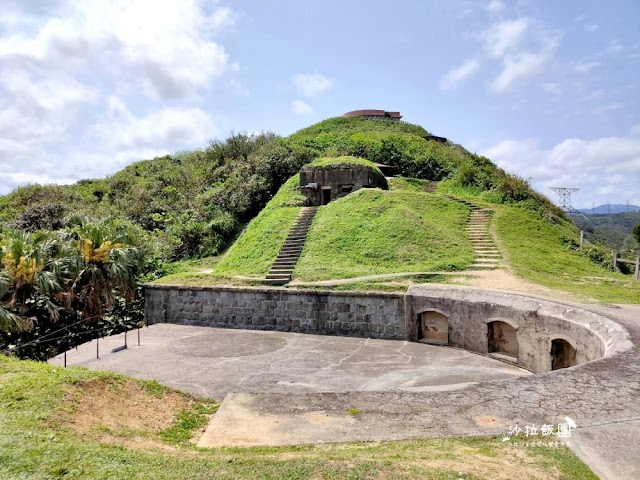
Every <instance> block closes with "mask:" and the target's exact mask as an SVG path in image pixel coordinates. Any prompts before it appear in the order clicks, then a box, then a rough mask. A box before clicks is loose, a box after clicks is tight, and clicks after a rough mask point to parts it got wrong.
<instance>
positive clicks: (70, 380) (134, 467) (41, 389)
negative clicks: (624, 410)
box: [0, 357, 597, 480]
mask: <svg viewBox="0 0 640 480" xmlns="http://www.w3.org/2000/svg"><path fill="white" fill-rule="evenodd" d="M216 407H217V404H216V403H215V402H213V401H211V400H207V399H201V398H196V397H194V396H192V395H188V394H184V393H181V392H177V391H175V390H171V389H168V388H165V387H163V386H161V385H158V384H157V383H155V382H146V381H140V380H135V379H131V378H127V377H124V376H122V375H116V374H111V373H106V372H93V371H89V370H87V369H85V368H81V367H71V368H68V369H63V368H60V367H52V366H49V365H46V364H42V363H36V362H27V361H20V360H16V359H10V358H6V357H0V428H1V429H2V430H1V431H2V435H0V478H2V479H7V480H10V479H45V478H46V479H107V478H108V479H181V480H182V479H233V480H236V479H239V480H241V479H252V480H253V479H256V478H265V479H282V478H287V479H306V478H314V479H315V478H317V479H388V478H398V479H411V478H420V479H434V480H456V479H460V478H462V479H465V480H467V479H468V480H471V479H475V480H478V479H487V480H488V479H495V478H544V479H566V480H569V479H581V480H590V479H596V478H597V477H595V475H593V474H592V473H591V471H590V470H589V469H588V468H587V467H586V466H585V465H584V464H583V463H582V462H581V461H580V460H578V458H577V457H576V456H575V455H574V454H573V453H572V452H571V451H570V450H569V449H568V448H564V447H560V448H555V447H548V446H544V447H539V446H534V445H532V446H530V447H507V446H505V444H503V443H502V442H501V441H500V439H499V438H466V439H426V440H410V441H400V442H382V443H349V444H337V445H320V446H313V445H307V446H299V447H278V448H227V449H215V450H204V449H198V448H196V447H194V446H193V445H192V443H191V442H190V441H189V439H190V438H191V437H192V435H193V434H194V433H196V432H198V431H200V430H201V429H202V427H203V425H204V424H205V423H206V421H207V419H208V417H209V416H210V415H211V414H212V413H213V412H215V409H216ZM349 408H350V406H348V405H346V406H345V411H349Z"/></svg>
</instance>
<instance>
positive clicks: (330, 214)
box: [213, 176, 473, 281]
mask: <svg viewBox="0 0 640 480" xmlns="http://www.w3.org/2000/svg"><path fill="white" fill-rule="evenodd" d="M298 185H299V180H298V177H297V176H295V177H293V178H291V180H289V181H288V182H287V183H286V184H285V185H284V186H283V187H282V188H281V189H280V192H279V193H278V195H276V197H275V198H274V199H273V200H272V201H271V202H269V204H268V205H267V207H266V208H265V209H264V210H263V211H262V212H261V213H260V215H258V217H256V218H255V219H254V220H253V221H252V222H251V223H250V224H249V226H248V228H247V230H246V232H245V233H244V234H243V235H242V236H241V237H240V239H239V240H238V241H237V242H236V244H235V245H234V246H233V247H232V248H231V249H230V250H229V252H228V253H227V254H226V256H224V258H223V259H222V260H221V261H220V262H219V263H218V264H217V265H216V266H215V267H214V270H213V277H214V278H215V277H226V278H229V277H232V276H234V275H247V276H254V277H256V278H258V277H260V276H264V274H266V273H267V271H268V270H269V268H270V267H271V265H272V264H273V261H274V260H275V258H276V256H277V255H278V252H279V250H280V247H281V246H282V245H283V244H284V240H285V237H286V236H287V232H288V230H289V228H291V225H292V224H293V221H294V219H295V217H296V215H297V214H298V211H299V209H300V207H295V206H287V205H291V204H294V203H296V201H300V200H301V198H299V194H298ZM468 214H469V209H468V208H466V207H465V206H463V205H461V204H459V203H457V202H453V201H450V200H447V199H445V198H443V197H440V196H437V197H436V196H434V195H429V194H426V193H415V192H412V191H404V190H394V191H384V190H380V189H362V190H358V191H356V192H354V193H352V194H350V195H348V196H346V197H343V198H341V199H338V200H336V201H334V202H331V203H329V205H327V206H325V207H322V208H321V209H319V211H318V213H317V215H316V218H315V219H314V222H313V224H312V227H311V229H310V230H309V235H308V239H307V243H306V245H305V248H304V250H303V252H302V255H301V257H300V260H299V262H298V264H297V266H296V270H295V271H294V277H295V278H296V279H299V280H303V281H307V280H309V281H310V280H327V279H332V278H349V277H357V276H360V275H372V274H379V273H396V272H429V271H451V270H462V269H464V268H465V267H467V266H468V265H470V264H471V263H472V261H473V252H472V248H471V244H470V242H469V240H468V239H467V238H466V237H465V236H461V235H460V232H461V231H462V230H463V228H464V225H465V223H466V219H467V216H468Z"/></svg>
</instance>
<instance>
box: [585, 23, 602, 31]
mask: <svg viewBox="0 0 640 480" xmlns="http://www.w3.org/2000/svg"><path fill="white" fill-rule="evenodd" d="M586 28H587V32H589V33H591V32H595V31H596V30H598V28H599V25H597V24H595V23H592V24H591V25H587V27H586Z"/></svg>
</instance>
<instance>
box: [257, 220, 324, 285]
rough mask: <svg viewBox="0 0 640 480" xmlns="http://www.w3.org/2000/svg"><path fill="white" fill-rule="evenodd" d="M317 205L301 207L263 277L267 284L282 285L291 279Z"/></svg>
mask: <svg viewBox="0 0 640 480" xmlns="http://www.w3.org/2000/svg"><path fill="white" fill-rule="evenodd" d="M317 211H318V207H302V209H301V210H300V213H299V214H298V217H297V218H296V220H295V221H294V223H293V226H292V227H291V230H289V234H288V235H287V239H286V240H285V242H284V245H283V246H282V248H281V249H280V253H278V256H277V257H276V261H275V262H274V264H273V266H272V267H271V270H269V273H268V274H267V277H266V278H265V283H267V284H269V285H284V284H285V283H289V281H291V273H292V272H293V268H294V267H295V266H296V263H297V262H298V258H300V252H302V247H303V246H304V242H305V241H306V240H307V233H308V232H309V227H310V226H311V222H312V221H313V217H315V215H316V212H317Z"/></svg>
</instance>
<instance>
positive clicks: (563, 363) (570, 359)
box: [551, 338, 578, 370]
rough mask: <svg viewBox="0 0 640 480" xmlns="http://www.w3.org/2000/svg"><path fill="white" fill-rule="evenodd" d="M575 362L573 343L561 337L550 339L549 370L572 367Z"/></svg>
mask: <svg viewBox="0 0 640 480" xmlns="http://www.w3.org/2000/svg"><path fill="white" fill-rule="evenodd" d="M577 363H578V362H577V361H576V349H575V347H574V346H573V345H571V344H570V343H569V342H567V341H566V340H563V339H562V338H556V339H554V340H551V370H558V369H560V368H567V367H573V366H574V365H577Z"/></svg>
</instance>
